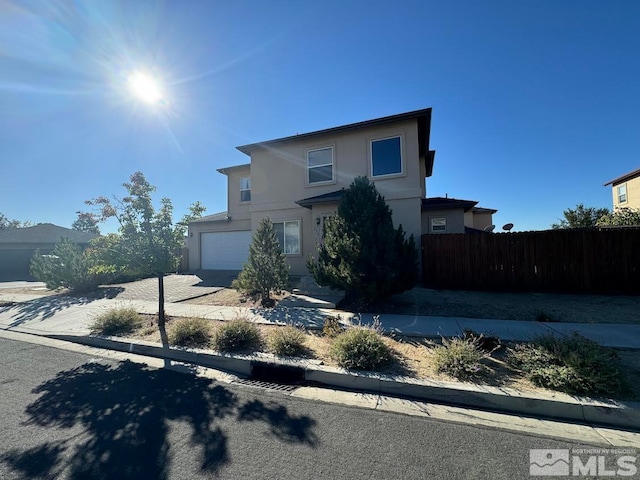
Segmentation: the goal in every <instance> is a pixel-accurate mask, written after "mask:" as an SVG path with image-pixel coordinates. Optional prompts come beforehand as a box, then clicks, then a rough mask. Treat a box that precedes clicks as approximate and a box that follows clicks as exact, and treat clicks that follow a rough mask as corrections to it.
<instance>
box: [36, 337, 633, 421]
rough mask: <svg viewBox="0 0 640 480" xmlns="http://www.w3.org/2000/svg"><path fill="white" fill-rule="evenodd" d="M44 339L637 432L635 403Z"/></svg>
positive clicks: (103, 341)
mask: <svg viewBox="0 0 640 480" xmlns="http://www.w3.org/2000/svg"><path fill="white" fill-rule="evenodd" d="M43 336H45V337H47V338H52V339H57V340H64V341H68V342H73V343H79V344H82V345H87V346H91V347H98V348H104V349H109V350H117V351H121V352H127V353H135V354H138V355H146V356H150V357H156V358H162V359H167V360H174V361H178V362H186V363H192V364H196V365H201V366H203V367H209V368H214V369H217V370H223V371H226V372H229V373H234V374H240V375H245V376H249V375H251V374H252V371H253V368H254V366H255V365H261V366H269V367H272V368H278V367H289V368H291V367H292V366H294V367H297V368H299V369H301V370H304V379H305V380H306V381H312V382H318V383H322V384H324V385H327V386H331V387H337V388H342V389H349V390H360V391H365V392H373V393H380V394H387V395H391V396H399V397H410V398H412V399H416V400H422V401H432V402H442V403H445V404H450V405H455V406H459V407H466V408H473V409H477V410H490V411H496V412H500V413H511V414H518V415H523V416H529V417H545V418H550V419H554V420H564V421H571V422H579V423H586V424H589V425H590V424H597V425H600V426H605V427H615V428H622V429H624V430H630V431H640V403H637V402H613V401H610V402H605V401H598V400H592V399H590V398H580V397H572V396H569V395H565V394H558V396H562V397H564V399H558V398H554V397H544V396H541V395H538V396H536V395H525V394H522V393H521V392H518V391H515V390H509V389H504V388H497V387H491V386H476V385H460V384H450V383H445V382H435V381H418V380H414V379H406V378H403V379H398V378H396V377H392V376H388V375H382V374H375V373H371V374H367V373H364V372H361V373H352V372H347V371H345V370H343V369H340V368H335V367H328V366H324V365H317V364H314V363H313V362H304V361H303V362H300V361H286V360H279V359H276V358H275V357H272V356H266V355H265V356H264V357H261V356H256V355H252V356H247V355H231V354H216V353H207V352H205V351H202V352H198V351H188V350H176V349H167V348H164V347H162V346H159V345H158V344H143V343H138V342H131V341H120V340H112V339H107V338H101V337H89V336H75V335H62V334H47V335H43Z"/></svg>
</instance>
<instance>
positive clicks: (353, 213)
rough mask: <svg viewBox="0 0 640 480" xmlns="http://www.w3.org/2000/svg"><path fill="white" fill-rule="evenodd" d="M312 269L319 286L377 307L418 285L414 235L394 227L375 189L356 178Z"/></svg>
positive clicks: (311, 260)
mask: <svg viewBox="0 0 640 480" xmlns="http://www.w3.org/2000/svg"><path fill="white" fill-rule="evenodd" d="M317 257H318V258H317V259H314V258H309V259H308V261H307V266H308V268H309V271H310V272H311V274H312V275H313V277H314V278H315V280H316V282H318V284H319V285H323V286H330V287H333V288H340V289H343V290H345V300H346V301H347V302H348V303H352V304H355V305H357V306H367V305H370V304H375V303H377V302H379V301H381V300H384V299H385V298H388V297H389V296H391V295H395V294H396V293H400V292H403V291H405V290H408V289H410V288H412V287H414V286H415V284H416V282H417V280H418V253H417V250H416V246H415V241H414V239H413V235H412V236H410V237H409V239H406V238H405V233H404V230H403V229H402V226H399V227H398V228H397V229H395V228H394V227H393V221H392V216H391V209H390V208H389V206H388V205H387V204H386V202H385V200H384V197H383V196H382V195H380V194H379V193H378V191H377V189H376V187H375V185H374V184H372V183H370V182H369V180H368V179H367V178H366V177H358V178H356V179H355V180H354V181H353V183H352V184H351V185H350V187H349V188H348V189H347V190H345V191H344V192H343V194H342V199H341V201H340V204H339V206H338V215H337V216H335V217H332V218H329V219H327V222H326V223H325V229H324V243H323V244H322V245H319V246H318V252H317Z"/></svg>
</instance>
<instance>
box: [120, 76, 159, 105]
mask: <svg viewBox="0 0 640 480" xmlns="http://www.w3.org/2000/svg"><path fill="white" fill-rule="evenodd" d="M128 83H129V89H130V90H131V93H132V94H133V96H134V97H136V98H137V99H138V100H141V101H143V102H145V103H148V104H149V105H156V104H158V103H160V102H161V101H162V100H163V99H164V94H163V92H162V88H161V87H160V84H159V83H158V81H157V80H156V79H154V78H153V77H151V76H150V75H147V74H146V73H143V72H135V73H134V74H132V75H131V76H130V77H129V81H128Z"/></svg>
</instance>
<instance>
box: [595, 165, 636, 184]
mask: <svg viewBox="0 0 640 480" xmlns="http://www.w3.org/2000/svg"><path fill="white" fill-rule="evenodd" d="M638 176H640V168H639V169H638V170H634V171H633V172H629V173H625V174H624V175H622V176H621V177H618V178H614V179H613V180H609V181H608V182H607V183H605V184H604V185H603V186H605V187H606V186H607V185H616V184H618V183H622V182H626V181H627V180H631V179H632V178H635V177H638Z"/></svg>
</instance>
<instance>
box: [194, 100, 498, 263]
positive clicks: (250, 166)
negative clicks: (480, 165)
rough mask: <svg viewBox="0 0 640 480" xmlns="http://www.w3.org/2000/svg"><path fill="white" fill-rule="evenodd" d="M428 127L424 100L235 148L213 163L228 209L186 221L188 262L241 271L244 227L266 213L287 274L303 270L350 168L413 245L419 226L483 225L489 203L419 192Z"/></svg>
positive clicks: (246, 238)
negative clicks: (236, 155) (227, 162)
mask: <svg viewBox="0 0 640 480" xmlns="http://www.w3.org/2000/svg"><path fill="white" fill-rule="evenodd" d="M430 127H431V109H430V108H427V109H423V110H417V111H413V112H408V113H402V114H399V115H393V116H389V117H383V118H378V119H374V120H369V121H364V122H359V123H354V124H350V125H343V126H340V127H334V128H329V129H326V130H320V131H316V132H310V133H304V134H299V135H294V136H290V137H284V138H279V139H276V140H268V141H264V142H259V143H252V144H249V145H243V146H240V147H237V148H238V150H240V151H241V152H242V153H244V154H246V155H247V156H248V157H249V158H250V162H249V163H247V164H244V165H236V166H232V167H227V168H221V169H219V170H218V172H220V173H222V174H224V175H226V176H227V177H228V209H227V211H226V212H221V213H218V214H215V215H209V216H206V217H203V218H201V219H198V220H196V221H194V222H192V223H190V224H189V239H188V242H189V243H188V246H189V268H190V269H191V270H197V269H213V270H239V269H241V268H242V265H243V264H244V263H245V262H246V260H247V258H248V252H249V244H250V243H251V236H252V233H253V232H254V231H255V230H256V229H257V227H258V225H259V223H260V220H262V219H263V218H265V217H270V218H271V220H272V221H273V222H274V226H275V229H276V233H277V236H278V239H279V241H280V244H281V245H282V248H283V252H284V253H285V254H286V256H287V259H288V261H289V263H290V265H291V273H292V274H294V275H304V274H306V273H307V269H306V264H305V262H306V259H307V257H309V256H310V255H313V254H314V253H315V251H316V246H317V244H318V243H319V242H320V241H321V238H322V227H323V222H324V220H325V218H326V217H328V216H331V215H334V214H335V213H336V211H337V208H338V203H339V201H340V197H341V195H342V190H343V189H345V188H348V187H349V185H350V184H351V182H352V181H353V179H354V178H355V177H358V176H367V177H368V178H369V179H370V180H371V181H373V182H374V183H375V185H376V188H377V189H378V191H379V192H380V193H381V194H382V195H383V196H384V197H385V200H386V201H387V203H388V205H389V207H390V208H391V210H392V212H393V220H394V224H395V225H396V226H397V225H399V224H402V226H403V228H404V230H405V231H406V232H407V235H411V234H413V235H414V237H415V239H416V244H417V245H419V242H420V236H421V235H422V234H425V233H464V232H465V229H468V228H474V229H478V230H482V229H483V228H485V227H488V226H490V225H491V215H492V214H493V213H495V212H496V211H495V210H491V209H482V208H479V207H476V204H477V202H474V201H467V200H458V199H452V198H431V199H428V198H426V182H425V180H426V178H427V177H430V176H431V174H432V171H433V162H434V156H435V152H434V151H433V150H431V149H430V148H429V136H430Z"/></svg>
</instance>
